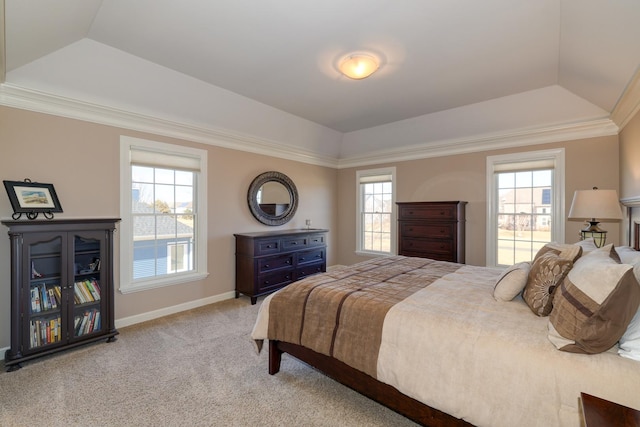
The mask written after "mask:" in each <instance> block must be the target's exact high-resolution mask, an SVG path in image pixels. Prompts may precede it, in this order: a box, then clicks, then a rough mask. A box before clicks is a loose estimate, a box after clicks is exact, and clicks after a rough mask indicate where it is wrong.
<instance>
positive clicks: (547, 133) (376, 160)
mask: <svg viewBox="0 0 640 427" xmlns="http://www.w3.org/2000/svg"><path fill="white" fill-rule="evenodd" d="M0 1H1V0H0ZM636 83H638V82H637V79H636ZM637 86H638V90H639V91H640V84H638V85H637ZM632 99H633V98H632ZM637 99H640V92H639V94H638V97H637ZM0 105H4V106H7V107H13V108H18V109H23V110H29V111H34V112H38V113H44V114H51V115H55V116H61V117H67V118H71V119H76V120H82V121H87V122H92V123H98V124H102V125H108V126H114V127H117V128H122V129H129V130H135V131H140V132H146V133H150V134H154V135H161V136H166V137H170V138H176V139H182V140H186V141H193V142H198V143H202V144H207V145H212V146H217V147H222V148H228V149H232V150H239V151H245V152H250V153H254V154H261V155H265V156H271V157H278V158H282V159H287V160H293V161H298V162H301V163H307V164H312V165H317V166H325V167H331V168H337V169H344V168H350V167H358V166H370V165H376V164H384V163H389V162H399V161H407V160H418V159H424V158H430V157H442V156H450V155H456V154H466V153H473V152H478V151H489V150H496V149H501V148H513V147H523V146H527V145H535V144H547V143H553V142H560V141H570V140H575V139H583V138H592V137H598V136H610V135H617V134H618V132H619V129H620V128H619V127H618V126H616V124H615V123H614V121H612V120H610V119H598V120H591V121H587V122H581V123H573V124H564V125H557V126H550V127H544V128H535V129H523V130H516V131H512V132H502V133H495V134H487V135H478V136H473V137H468V138H458V139H447V140H440V141H433V142H428V143H423V144H416V145H411V146H403V147H396V148H392V149H388V150H378V151H374V152H369V153H367V154H366V155H364V156H353V157H349V158H341V159H338V158H333V157H329V156H323V155H319V154H317V153H313V152H310V151H306V150H300V149H296V148H294V147H291V146H289V145H285V144H282V143H278V142H275V141H270V140H266V139H261V138H256V137H252V136H247V135H242V134H239V133H235V132H232V131H228V130H221V129H216V128H209V127H202V126H195V125H191V124H186V123H179V122H175V121H171V120H165V119H160V118H156V117H151V116H147V115H142V114H138V113H134V112H130V111H125V110H120V109H116V108H112V107H106V106H101V105H97V104H93V103H89V102H84V101H78V100H75V99H71V98H66V97H62V96H58V95H53V94H50V93H45V92H41V91H36V90H32V89H26V88H23V87H20V86H15V85H11V84H8V83H4V84H0ZM636 107H637V106H636ZM621 108H622V107H621ZM620 111H622V110H620Z"/></svg>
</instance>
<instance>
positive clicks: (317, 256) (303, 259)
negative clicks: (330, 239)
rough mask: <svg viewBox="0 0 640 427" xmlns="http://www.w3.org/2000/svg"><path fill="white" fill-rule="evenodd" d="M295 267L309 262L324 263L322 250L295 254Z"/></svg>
mask: <svg viewBox="0 0 640 427" xmlns="http://www.w3.org/2000/svg"><path fill="white" fill-rule="evenodd" d="M296 257H297V259H296V263H297V265H303V264H308V263H310V262H318V261H324V248H323V249H315V250H313V251H303V252H298V253H297V254H296Z"/></svg>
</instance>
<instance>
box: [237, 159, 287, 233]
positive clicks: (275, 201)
mask: <svg viewBox="0 0 640 427" xmlns="http://www.w3.org/2000/svg"><path fill="white" fill-rule="evenodd" d="M247 202H248V203H249V209H250V210H251V214H253V216H254V217H255V218H256V219H257V220H258V221H260V222H261V223H263V224H267V225H282V224H285V223H287V222H289V221H290V220H291V218H293V215H294V214H295V213H296V209H298V190H297V189H296V186H295V184H294V183H293V181H291V179H289V177H288V176H286V175H285V174H283V173H280V172H273V171H270V172H265V173H263V174H260V175H258V176H257V177H256V178H255V179H254V180H253V182H252V183H251V185H250V186H249V192H248V193H247Z"/></svg>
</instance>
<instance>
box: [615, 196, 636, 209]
mask: <svg viewBox="0 0 640 427" xmlns="http://www.w3.org/2000/svg"><path fill="white" fill-rule="evenodd" d="M620 203H622V204H623V205H624V206H627V207H630V208H634V207H638V206H640V196H634V197H625V198H623V199H620Z"/></svg>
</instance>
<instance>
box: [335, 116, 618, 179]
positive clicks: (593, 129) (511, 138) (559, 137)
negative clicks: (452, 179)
mask: <svg viewBox="0 0 640 427" xmlns="http://www.w3.org/2000/svg"><path fill="white" fill-rule="evenodd" d="M618 131H619V128H618V126H616V124H615V123H614V122H613V121H611V120H609V119H596V120H591V121H587V122H581V123H572V124H564V125H556V126H550V127H544V128H536V129H524V130H516V131H512V132H502V133H496V134H487V135H478V136H473V137H470V138H458V139H447V140H440V141H434V142H428V143H424V144H417V145H412V146H408V147H407V146H405V147H402V148H396V149H389V150H379V151H376V152H373V153H368V154H367V155H366V156H354V157H351V158H342V159H340V160H338V168H339V169H344V168H350V167H357V166H370V165H376V164H384V163H389V162H400V161H407V160H418V159H425V158H430V157H442V156H451V155H456V154H467V153H474V152H479V151H490V150H497V149H502V148H514V147H524V146H527V145H537V144H550V143H553V142H561V141H571V140H576V139H584V138H593V137H599V136H611V135H617V134H618Z"/></svg>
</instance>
